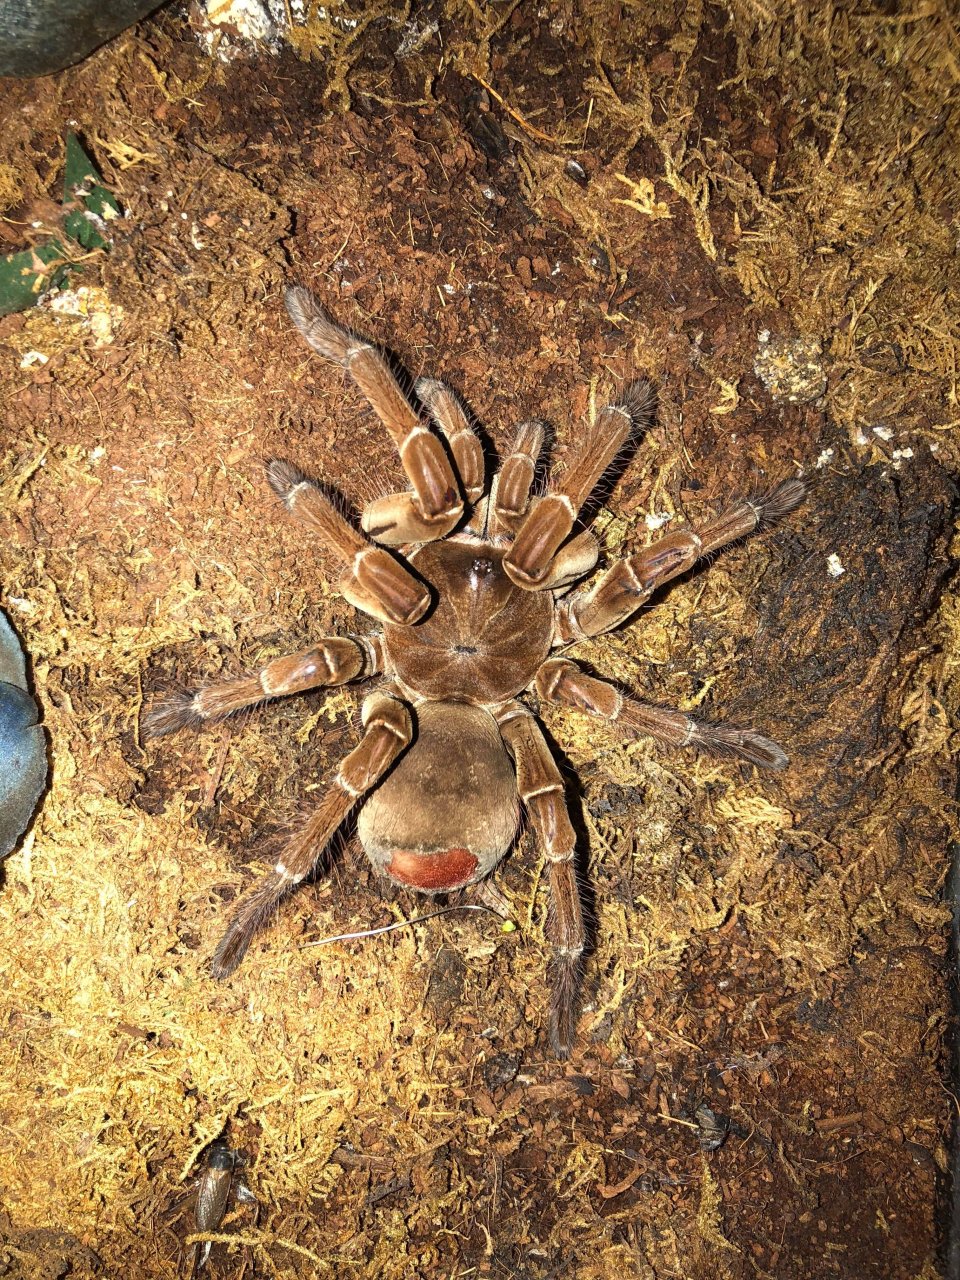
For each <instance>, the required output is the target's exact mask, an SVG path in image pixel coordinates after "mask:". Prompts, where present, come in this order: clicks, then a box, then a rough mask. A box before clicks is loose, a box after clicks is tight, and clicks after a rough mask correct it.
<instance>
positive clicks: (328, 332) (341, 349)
mask: <svg viewBox="0 0 960 1280" xmlns="http://www.w3.org/2000/svg"><path fill="white" fill-rule="evenodd" d="M285 301H286V305H287V311H288V312H289V313H290V318H291V319H292V320H293V322H294V324H295V325H296V326H297V328H298V329H299V330H300V333H301V334H302V335H303V337H304V338H305V339H306V341H307V342H308V343H309V344H310V346H311V347H313V349H314V351H318V352H319V353H320V354H321V355H322V356H325V357H326V358H327V359H328V360H333V361H335V362H336V363H337V364H340V365H342V366H343V367H344V368H345V369H346V370H347V372H348V373H349V374H350V376H351V377H352V378H353V380H354V382H355V383H356V384H357V386H358V387H359V389H360V390H361V391H362V392H363V394H364V395H365V396H366V398H367V400H368V401H369V402H370V404H371V406H372V407H373V410H374V412H375V413H376V415H377V417H378V418H379V419H380V421H381V422H382V423H383V425H384V426H385V427H386V429H387V431H388V432H389V433H390V437H391V439H392V440H393V442H394V444H395V445H396V446H397V451H398V452H399V454H400V462H401V464H402V465H403V469H404V471H405V473H406V476H407V479H408V480H409V481H410V484H411V486H412V487H413V494H412V495H407V496H408V500H409V512H408V515H409V517H410V518H411V519H412V518H413V515H415V516H416V519H417V520H418V521H419V523H420V525H421V526H422V528H423V529H424V530H425V531H426V533H425V536H423V537H421V538H417V539H404V538H400V539H399V542H403V541H410V540H416V541H429V540H430V539H432V538H442V537H443V536H444V535H445V534H447V533H449V532H450V530H451V529H452V528H453V527H454V525H455V524H456V523H457V521H458V520H459V519H460V517H461V515H462V514H463V502H462V500H461V498H460V492H459V487H458V485H457V479H456V476H455V475H454V472H453V468H452V466H451V465H450V459H449V458H448V457H447V452H446V449H445V448H444V446H443V444H442V443H441V441H440V440H439V438H438V437H437V436H435V435H434V434H433V432H432V431H431V430H430V429H429V428H428V427H427V426H425V425H424V423H423V422H422V421H421V419H420V416H419V414H418V413H417V411H416V410H415V409H414V407H413V405H411V403H410V401H409V400H408V399H407V397H406V396H405V395H404V394H403V391H402V390H401V388H400V384H399V383H398V382H397V380H396V378H395V377H394V376H393V373H392V371H391V369H390V366H389V364H388V363H387V361H386V360H385V359H384V358H383V356H382V355H381V354H380V353H379V351H377V349H376V348H375V347H373V346H372V345H371V344H370V343H369V342H364V341H363V339H362V338H358V337H356V336H355V335H354V334H352V333H350V332H349V330H347V329H342V328H341V327H340V326H339V325H338V324H335V323H334V321H333V320H331V319H330V317H329V316H328V315H327V314H326V312H325V311H324V310H323V309H322V308H321V307H320V305H319V304H318V302H317V300H316V298H314V296H313V294H312V293H310V291H309V290H308V289H302V288H299V287H296V286H294V287H292V288H289V289H287V291H286V295H285ZM395 496H396V497H397V498H402V497H403V496H404V495H395ZM411 513H412V514H411ZM382 514H383V513H381V523H382ZM394 514H395V515H396V517H397V518H400V517H401V516H402V504H398V506H397V507H396V509H395V511H394ZM365 527H366V525H365ZM388 532H389V530H387V532H385V533H384V534H377V535H376V536H378V537H381V538H382V539H383V540H384V541H386V539H387V533H388Z"/></svg>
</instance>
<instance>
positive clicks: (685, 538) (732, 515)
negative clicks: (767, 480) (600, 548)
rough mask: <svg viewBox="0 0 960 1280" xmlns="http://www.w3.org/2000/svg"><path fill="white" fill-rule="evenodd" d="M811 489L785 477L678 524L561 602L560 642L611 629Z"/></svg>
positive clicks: (794, 504) (769, 522) (777, 516)
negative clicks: (687, 524) (688, 525)
mask: <svg viewBox="0 0 960 1280" xmlns="http://www.w3.org/2000/svg"><path fill="white" fill-rule="evenodd" d="M806 493H807V484H806V481H804V480H802V479H799V478H791V479H789V480H783V481H781V482H780V484H778V485H777V486H776V487H775V488H774V489H771V490H770V492H769V493H767V494H763V495H761V496H758V497H754V498H741V499H740V500H739V501H737V502H735V503H734V504H733V505H732V506H731V507H730V508H728V510H727V511H725V512H723V513H722V514H721V515H719V516H715V517H714V518H713V519H712V520H708V521H706V523H704V524H702V525H699V526H698V527H697V528H695V529H678V530H677V531H676V532H675V533H669V534H667V535H666V537H664V538H659V539H658V540H657V541H656V542H653V543H651V544H650V546H649V547H645V548H644V549H643V550H642V551H638V552H637V553H636V554H635V555H632V556H627V558H626V559H624V560H620V561H618V562H617V563H616V564H615V565H613V566H612V567H611V568H609V569H608V570H607V571H606V573H604V574H602V575H601V576H600V578H599V579H598V580H597V582H595V583H594V584H593V585H592V586H589V587H587V588H586V589H584V590H582V591H577V592H575V593H574V594H573V595H571V596H570V597H569V598H568V599H567V600H565V601H564V602H563V604H562V605H561V606H560V608H559V610H558V613H557V633H556V644H569V643H570V642H571V641H576V640H584V639H587V638H588V637H590V636H599V635H602V634H603V633H604V632H606V631H612V630H613V628H614V627H618V626H619V625H620V624H621V623H622V622H625V621H626V620H627V618H629V617H630V615H631V614H632V613H635V612H636V611H637V609H639V608H640V606H641V605H642V604H643V603H644V602H645V601H646V600H649V598H650V596H651V595H652V594H653V593H654V591H656V589H657V587H659V586H662V584H663V583H665V582H669V581H670V579H671V578H676V577H677V576H678V575H679V574H681V573H685V572H686V571H687V570H688V569H689V568H691V566H692V565H694V564H695V563H696V562H697V561H698V560H701V559H703V557H704V556H708V555H710V553H711V552H713V551H717V550H719V548H720V547H725V546H727V545H728V544H729V543H731V542H736V541H737V540H738V539H740V538H745V537H746V536H747V535H748V534H750V533H753V532H754V531H755V530H757V529H764V528H767V527H769V526H770V525H772V524H774V523H775V522H776V521H777V520H780V519H781V518H782V517H783V516H785V515H788V514H789V513H790V512H791V511H793V510H795V509H796V508H797V507H798V506H799V505H800V503H801V502H803V500H804V498H805V497H806Z"/></svg>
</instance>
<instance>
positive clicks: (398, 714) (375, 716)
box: [211, 689, 413, 978]
mask: <svg viewBox="0 0 960 1280" xmlns="http://www.w3.org/2000/svg"><path fill="white" fill-rule="evenodd" d="M362 716H363V726H364V733H363V737H362V738H361V739H360V743H359V745H358V746H356V747H355V748H354V749H353V751H351V752H350V754H349V755H347V756H345V757H344V759H343V761H342V763H341V765H340V768H339V769H338V770H337V772H336V774H335V776H334V778H333V780H332V781H331V783H330V785H329V787H328V788H327V791H326V793H325V794H324V797H323V799H322V800H321V802H320V804H319V806H318V807H317V809H316V811H315V812H314V813H313V815H312V816H311V817H310V818H309V819H308V820H307V822H306V823H305V824H304V825H303V826H302V827H301V828H300V830H299V831H297V832H296V834H295V835H294V836H293V838H292V839H291V840H290V841H289V842H288V843H287V845H286V846H285V848H284V850H283V853H282V856H281V857H280V859H279V861H278V862H277V865H276V866H275V867H274V869H273V871H272V872H271V873H270V874H269V875H268V876H266V877H265V879H264V880H263V881H261V883H260V884H259V885H258V886H257V888H256V889H254V890H253V891H252V892H251V893H249V894H248V895H247V896H246V897H245V898H244V899H243V900H242V902H241V903H240V906H239V908H238V910H237V912H236V914H235V915H234V917H233V919H232V921H231V922H230V926H229V928H228V929H227V932H226V933H225V934H224V936H223V939H222V941H221V943H220V945H219V946H218V947H217V950H216V953H215V954H214V957H213V961H212V964H211V971H212V973H213V976H214V977H215V978H226V977H228V976H229V975H230V974H231V973H233V971H234V969H236V967H237V965H238V964H239V963H240V961H241V960H242V959H243V957H244V955H245V954H246V951H247V948H248V947H249V945H250V942H251V940H252V938H253V936H254V934H256V932H257V930H258V929H260V927H261V926H262V925H263V924H265V923H266V921H267V920H268V919H269V918H270V916H271V915H272V914H273V912H274V911H275V910H276V908H277V906H278V904H279V903H280V901H281V899H282V898H284V897H285V896H286V895H287V894H288V893H289V892H290V891H291V890H292V889H294V888H295V887H296V886H297V885H298V884H299V883H300V882H301V880H303V879H305V878H306V876H308V875H309V873H310V871H311V870H312V869H313V867H314V865H315V864H316V863H317V862H318V861H319V859H320V858H321V856H322V855H323V852H324V850H325V849H326V847H327V845H328V844H329V843H330V840H331V839H332V837H333V835H334V832H335V831H336V830H337V828H338V827H339V826H340V824H341V823H342V822H343V821H344V819H345V818H346V817H347V814H348V813H349V812H350V810H351V809H352V808H353V807H354V805H355V804H356V803H357V801H358V800H360V799H361V797H362V796H364V795H366V793H367V792H368V791H369V790H370V788H371V787H373V786H375V785H376V784H377V782H379V781H380V779H381V778H382V777H383V775H384V774H385V773H386V772H387V770H388V769H389V768H390V766H391V765H392V764H393V762H394V761H395V760H396V758H397V757H398V756H399V755H400V753H401V752H402V751H404V750H405V749H406V747H407V746H408V745H409V743H410V740H411V738H412V736H413V723H412V720H411V716H410V710H409V708H408V707H407V705H406V704H405V703H404V702H402V701H401V700H400V699H399V698H398V697H396V696H395V695H394V694H393V693H391V692H389V691H388V690H384V689H378V690H377V691H376V692H374V693H371V694H370V696H369V697H368V698H366V699H365V700H364V704H363V712H362Z"/></svg>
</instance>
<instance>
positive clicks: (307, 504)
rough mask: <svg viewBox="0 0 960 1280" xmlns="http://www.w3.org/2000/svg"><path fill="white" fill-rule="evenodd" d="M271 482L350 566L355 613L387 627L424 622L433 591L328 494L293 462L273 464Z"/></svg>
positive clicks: (347, 584) (348, 583)
mask: <svg viewBox="0 0 960 1280" xmlns="http://www.w3.org/2000/svg"><path fill="white" fill-rule="evenodd" d="M267 479H268V480H269V481H270V485H271V487H272V489H273V491H274V493H275V494H276V495H277V497H278V498H280V499H281V500H282V501H283V503H284V505H285V506H286V508H287V510H288V511H289V512H290V513H291V515H294V516H296V518H297V519H298V520H300V521H301V522H302V523H303V524H305V525H308V526H309V527H310V528H311V529H314V530H315V531H316V532H317V533H319V534H320V536H321V537H322V538H323V540H324V542H325V543H326V544H327V546H329V547H330V548H331V550H333V551H334V552H336V553H337V554H338V555H339V556H340V558H341V560H342V561H343V562H344V563H345V564H346V565H347V566H348V567H347V571H346V573H345V574H344V575H343V577H342V578H341V579H340V582H339V584H338V587H339V590H340V594H341V595H342V596H344V598H345V599H347V600H349V602H350V603H351V604H352V605H353V607H354V608H355V609H362V610H363V612H364V613H369V614H370V615H371V616H372V617H374V618H378V619H379V620H380V621H381V622H399V623H402V624H403V625H404V626H412V625H413V623H415V622H419V620H420V619H421V618H422V617H423V615H424V614H425V613H426V611H427V609H429V607H430V592H429V591H428V590H427V587H426V586H425V584H424V583H423V582H421V581H420V580H419V579H418V578H416V577H414V575H413V574H412V573H411V572H410V570H409V569H408V568H407V567H406V565H404V564H401V563H400V561H399V560H397V559H395V558H394V556H392V555H391V554H390V552H389V551H385V550H384V548H383V547H376V546H374V545H373V544H372V543H371V542H369V541H368V540H367V539H366V538H365V537H364V536H363V534H362V533H358V532H357V530H356V529H354V527H353V525H351V524H350V522H349V521H348V520H345V519H344V518H343V516H342V515H341V514H340V512H339V511H338V510H337V508H336V507H335V506H334V505H333V503H332V502H331V501H330V499H329V498H328V497H327V496H326V494H325V493H322V492H321V491H320V490H319V489H318V488H317V486H316V485H315V484H314V483H313V482H312V481H310V480H308V479H307V478H306V476H304V475H303V474H302V472H300V471H298V470H297V468H296V467H294V466H292V465H291V464H290V463H289V462H284V461H282V460H281V459H278V458H275V459H274V460H273V461H272V462H268V463H267Z"/></svg>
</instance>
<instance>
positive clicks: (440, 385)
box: [414, 378, 484, 503]
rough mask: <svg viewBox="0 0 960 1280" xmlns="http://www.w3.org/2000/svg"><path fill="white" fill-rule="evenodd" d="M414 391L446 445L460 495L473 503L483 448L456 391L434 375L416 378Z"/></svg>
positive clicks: (478, 490)
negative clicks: (458, 480) (438, 429)
mask: <svg viewBox="0 0 960 1280" xmlns="http://www.w3.org/2000/svg"><path fill="white" fill-rule="evenodd" d="M414 390H415V391H416V393H417V395H418V396H419V397H420V399H421V401H422V402H423V405H424V407H425V408H426V409H427V410H428V412H429V413H430V416H431V417H432V418H433V420H434V422H435V423H436V424H437V426H438V427H439V428H440V430H441V431H442V432H443V434H444V437H445V439H446V441H447V444H448V445H449V446H450V452H451V454H452V455H453V461H454V465H455V467H456V471H457V474H458V475H459V477H460V485H461V488H462V489H463V496H464V497H465V498H466V500H467V501H468V502H470V503H474V502H476V501H477V500H478V499H479V498H480V497H481V496H482V494H483V483H484V465H483V448H482V446H481V444H480V440H479V438H478V436H477V433H476V432H475V431H474V429H473V427H472V426H471V425H470V419H469V418H468V417H467V414H466V410H465V409H464V407H463V405H462V404H461V403H460V400H459V398H458V396H457V395H456V393H455V392H453V391H451V389H450V388H449V387H448V386H447V385H446V383H444V382H439V381H438V380H437V379H436V378H419V379H418V380H417V383H416V386H415V387H414Z"/></svg>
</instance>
